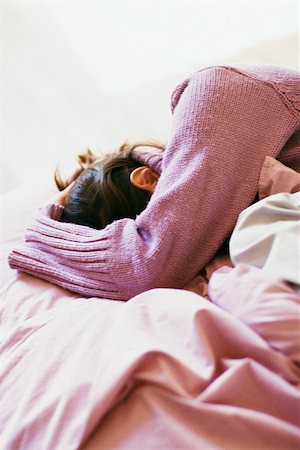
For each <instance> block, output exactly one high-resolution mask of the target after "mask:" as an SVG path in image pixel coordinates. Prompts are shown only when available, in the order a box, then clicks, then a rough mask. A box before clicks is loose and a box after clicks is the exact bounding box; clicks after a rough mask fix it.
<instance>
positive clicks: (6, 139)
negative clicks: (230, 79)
mask: <svg viewBox="0 0 300 450" xmlns="http://www.w3.org/2000/svg"><path fill="white" fill-rule="evenodd" d="M0 8H1V9H0V12H1V40H2V69H1V81H2V83H1V105H2V106H1V146H0V148H1V192H5V191H8V190H10V189H12V188H14V187H18V186H20V185H22V184H24V183H27V182H28V181H35V180H37V183H38V184H39V183H46V184H49V183H50V181H51V178H52V174H53V170H54V167H55V166H56V165H57V164H58V163H59V162H62V163H63V164H64V165H65V167H67V168H69V164H70V162H71V161H73V160H74V158H75V155H76V154H77V153H78V152H80V151H83V150H85V149H86V148H87V147H90V148H92V149H93V150H94V151H96V152H97V151H98V152H99V151H108V150H111V149H112V148H114V147H116V146H118V145H119V144H121V143H122V142H123V141H124V140H125V139H126V138H130V139H131V140H134V139H138V138H141V137H145V138H149V137H153V138H157V139H160V140H167V138H168V132H169V127H170V123H171V116H170V111H169V99H170V94H171V91H172V89H173V87H174V86H175V85H176V83H178V82H179V81H180V80H181V78H182V77H184V76H185V75H186V74H188V73H190V72H192V71H194V70H197V69H199V68H201V67H203V66H205V65H210V64H218V63H228V62H236V63H239V62H247V63H270V64H279V65H285V66H288V67H292V68H295V69H299V3H298V2H296V1H281V2H280V1H279V2H278V1H277V2H274V1H264V2H260V1H252V2H247V1H236V2H226V1H209V2H203V1H191V2H189V1H153V0H152V1H151V2H148V1H147V2H146V1H145V2H143V1H131V2H129V1H119V2H114V1H35V2H33V1H4V2H3V1H2V3H1V4H0Z"/></svg>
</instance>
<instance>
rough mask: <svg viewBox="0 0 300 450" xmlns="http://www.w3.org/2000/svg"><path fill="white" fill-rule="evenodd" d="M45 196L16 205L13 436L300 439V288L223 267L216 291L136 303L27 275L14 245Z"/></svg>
mask: <svg viewBox="0 0 300 450" xmlns="http://www.w3.org/2000/svg"><path fill="white" fill-rule="evenodd" d="M43 195H45V194H43ZM43 195H42V193H39V190H37V189H36V188H35V189H34V190H32V191H25V190H22V191H17V192H16V193H15V194H14V193H12V194H11V195H7V196H6V198H5V203H4V207H5V210H6V211H7V220H6V221H5V223H4V224H3V229H2V231H3V233H2V234H1V248H0V250H1V252H0V262H1V271H0V273H1V287H0V319H1V332H2V335H1V346H0V405H1V407H0V435H1V446H2V447H3V448H4V449H5V450H35V449H43V450H66V449H70V450H71V449H72V450H73V449H79V448H81V449H83V450H91V449H93V450H95V449H97V450H98V449H109V448H111V449H128V450H132V449H141V448H142V449H146V450H147V449H149V450H154V449H155V450H156V449H158V448H163V449H185V450H195V449H201V450H202V449H205V450H249V449H251V450H254V449H255V450H258V449H259V450H265V449H268V450H269V449H272V450H282V449H289V450H296V449H297V450H298V448H299V432H298V427H299V414H298V412H299V406H300V405H299V398H300V396H299V392H300V391H299V386H300V384H299V383H300V374H299V367H298V362H299V340H298V335H297V330H299V314H297V304H298V302H299V299H298V298H296V296H295V293H294V291H293V290H292V289H291V287H290V286H289V285H288V284H286V283H285V282H282V281H280V280H277V279H276V278H274V277H271V276H267V275H266V274H264V273H262V272H261V271H260V270H258V269H254V268H250V267H249V266H248V267H245V266H241V267H236V268H234V269H230V268H229V267H228V268H225V269H224V268H223V269H219V270H218V271H215V272H214V274H213V275H212V276H211V278H210V282H209V295H210V300H211V301H208V300H206V299H204V298H202V297H200V296H199V295H196V294H194V293H191V292H188V291H184V290H176V289H155V290H151V291H148V292H145V293H142V294H140V295H138V296H136V297H135V298H133V299H131V300H129V301H128V302H126V303H124V302H119V301H111V300H110V301H108V300H100V299H98V298H83V297H80V296H79V295H77V294H72V293H71V292H69V291H66V290H64V289H62V288H59V287H57V286H55V285H53V284H50V283H47V282H46V281H43V280H39V279H37V278H33V277H31V276H29V275H27V274H24V273H20V274H17V273H16V272H15V271H12V270H11V269H10V268H9V267H8V265H7V254H8V252H9V251H10V249H11V248H12V247H13V246H15V245H16V243H17V242H19V241H20V239H21V233H22V229H23V226H24V224H23V223H21V221H20V217H22V218H23V219H24V221H25V220H26V218H27V217H29V215H30V214H31V211H32V208H33V207H34V205H35V204H39V203H40V202H41V201H43V198H42V197H43ZM47 195H49V194H47ZM212 302H213V303H212Z"/></svg>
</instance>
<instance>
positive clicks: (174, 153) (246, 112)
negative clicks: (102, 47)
mask: <svg viewBox="0 0 300 450" xmlns="http://www.w3.org/2000/svg"><path fill="white" fill-rule="evenodd" d="M171 106H172V112H173V126H172V130H171V136H170V139H169V141H168V144H167V146H166V149H165V151H164V153H163V158H162V171H161V175H160V178H159V180H158V182H157V184H156V187H155V190H154V192H153V194H152V196H151V198H150V200H149V203H148V204H147V206H146V208H145V210H144V211H142V212H141V214H139V215H138V216H137V218H136V219H135V220H134V219H132V218H125V219H120V220H116V221H114V222H113V223H111V224H109V225H108V226H106V227H105V228H104V229H101V230H95V229H92V228H89V227H82V226H80V225H74V224H70V223H62V222H59V221H58V220H55V217H58V216H55V214H57V209H58V208H60V207H58V208H57V207H51V206H49V207H46V208H42V209H41V210H40V211H38V212H37V213H36V214H35V215H34V216H33V218H32V220H31V222H30V224H29V225H28V227H27V230H26V233H25V241H26V242H25V243H24V245H23V246H21V247H20V248H18V249H15V250H14V251H13V252H12V253H11V254H10V256H9V263H10V265H11V267H12V268H17V269H20V270H23V271H25V272H27V273H31V274H33V275H35V276H37V277H40V278H43V279H45V280H48V281H50V282H53V283H55V284H57V285H59V286H62V287H64V288H66V289H70V290H72V291H74V292H78V293H80V294H82V295H87V296H98V297H104V298H110V299H118V300H127V299H129V298H131V297H133V296H134V295H136V294H138V293H140V292H142V291H145V290H147V289H151V288H155V287H173V288H182V287H183V286H185V285H186V284H187V283H188V282H189V281H190V280H191V279H192V278H193V277H194V276H195V275H196V274H197V273H198V272H199V271H200V270H201V269H202V268H203V267H204V266H205V265H206V264H207V263H208V262H209V261H210V260H211V258H212V257H213V256H214V255H215V253H216V252H217V250H218V249H219V248H220V246H221V245H222V244H223V242H224V241H225V240H226V239H227V238H228V237H229V235H230V233H231V232H232V230H233V228H234V225H235V222H236V219H237V217H238V215H239V213H240V212H241V211H242V210H243V209H245V208H246V207H247V206H249V205H250V204H251V203H252V202H253V199H254V197H255V194H256V191H257V183H258V179H259V174H260V170H261V167H262V164H263V161H264V159H265V157H266V156H267V155H269V156H272V157H274V158H277V159H279V160H280V161H282V162H283V163H285V164H286V165H288V166H290V167H293V168H300V76H299V73H297V72H295V71H291V70H288V69H284V68H279V67H273V66H269V67H268V66H267V67H263V66H259V67H248V68H244V69H238V68H233V67H210V68H206V69H203V70H201V71H199V72H197V73H194V74H192V75H191V76H190V77H189V78H187V79H186V80H185V81H184V82H183V83H181V84H180V85H179V86H178V87H177V88H176V89H175V91H174V92H173V95H172V104H171ZM51 214H54V215H52V216H51Z"/></svg>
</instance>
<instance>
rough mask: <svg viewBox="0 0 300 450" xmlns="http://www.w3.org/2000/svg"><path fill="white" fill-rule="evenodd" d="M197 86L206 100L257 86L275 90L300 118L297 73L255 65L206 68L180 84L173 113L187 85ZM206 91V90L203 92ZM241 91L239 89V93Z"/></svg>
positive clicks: (175, 96)
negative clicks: (250, 85) (201, 89)
mask: <svg viewBox="0 0 300 450" xmlns="http://www.w3.org/2000/svg"><path fill="white" fill-rule="evenodd" d="M193 82H195V83H197V85H198V86H199V87H200V85H201V86H202V87H203V95H205V96H208V95H209V94H210V95H211V94H213V93H214V92H216V93H218V92H219V90H222V88H224V89H228V88H229V89H230V90H232V89H233V90H234V89H235V88H236V87H238V88H240V87H241V86H245V85H249V84H253V82H254V83H259V84H260V85H261V86H263V85H265V86H266V90H267V89H268V88H270V87H271V88H272V89H275V90H276V91H277V94H279V96H281V97H282V99H283V101H284V102H285V103H286V104H287V106H288V107H289V109H290V110H291V111H292V112H293V113H294V114H296V115H297V117H298V116H299V115H300V91H299V84H300V73H299V71H297V70H294V69H291V68H287V67H281V66H275V65H271V64H269V65H267V64H263V65H257V64H235V65H213V66H206V67H203V68H201V69H200V70H198V71H196V72H193V73H191V74H190V75H189V76H188V77H187V78H186V79H185V80H184V81H183V82H182V83H180V84H179V85H178V86H176V88H175V89H174V91H173V93H172V97H171V100H172V101H171V106H172V110H174V107H175V106H176V104H177V102H178V99H179V98H180V96H181V94H182V93H183V91H184V90H185V89H186V87H187V86H188V85H189V84H190V83H193ZM204 88H205V89H204ZM238 90H239V91H240V89H238Z"/></svg>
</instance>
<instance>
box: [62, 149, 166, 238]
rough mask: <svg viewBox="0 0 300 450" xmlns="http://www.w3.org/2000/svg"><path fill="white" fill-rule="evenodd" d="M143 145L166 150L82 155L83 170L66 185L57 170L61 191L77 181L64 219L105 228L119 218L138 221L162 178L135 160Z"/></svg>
mask: <svg viewBox="0 0 300 450" xmlns="http://www.w3.org/2000/svg"><path fill="white" fill-rule="evenodd" d="M142 146H143V147H144V146H147V147H155V148H156V149H159V150H160V151H161V150H163V148H164V147H163V146H162V145H161V144H157V143H153V142H146V143H139V144H135V145H129V144H124V145H122V146H121V148H120V149H119V150H118V151H117V152H115V153H112V154H108V155H106V156H102V157H99V156H96V155H94V154H93V153H92V152H91V151H90V150H88V151H87V152H86V153H84V154H82V155H79V156H78V162H79V165H80V168H79V169H78V170H77V171H76V172H75V173H74V174H73V176H72V177H71V178H70V179H69V180H68V181H66V182H64V181H62V179H61V177H60V174H59V172H58V170H56V172H55V177H54V178H55V182H56V184H57V187H58V188H59V190H63V189H65V188H66V187H67V186H68V185H69V184H70V183H71V182H73V181H74V180H75V182H74V185H73V187H72V188H71V190H70V192H69V194H68V196H67V198H66V200H65V203H64V212H63V215H62V217H61V219H60V220H61V221H63V222H71V223H76V224H79V225H86V226H89V227H92V228H96V229H102V228H105V227H106V226H107V225H108V224H110V223H112V222H113V221H115V220H118V219H123V218H132V219H135V217H136V216H137V215H138V214H140V213H141V212H142V211H143V210H144V209H145V208H146V206H147V203H148V202H149V200H150V197H151V194H152V192H153V190H154V188H155V186H156V183H157V180H158V177H159V175H158V174H157V173H155V172H154V171H153V170H152V169H151V168H150V167H147V166H145V165H144V164H143V163H142V162H139V161H138V160H137V159H135V158H134V157H133V154H134V151H135V150H136V149H137V148H138V147H142Z"/></svg>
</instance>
